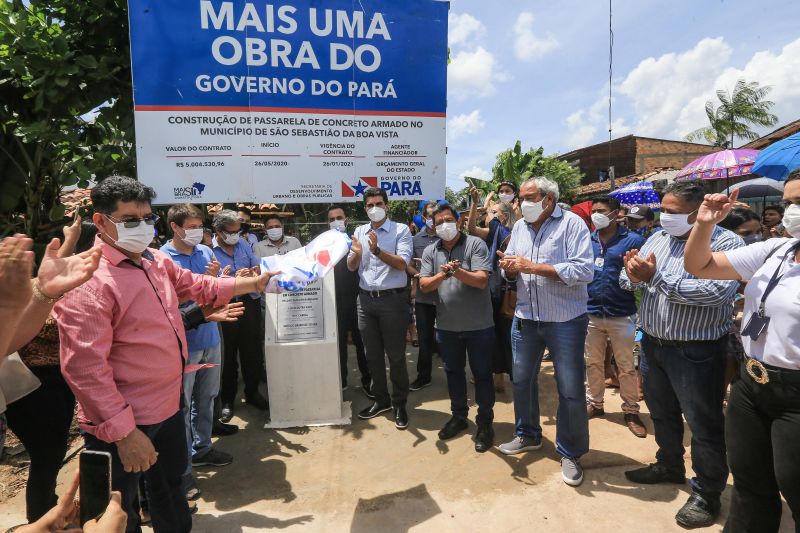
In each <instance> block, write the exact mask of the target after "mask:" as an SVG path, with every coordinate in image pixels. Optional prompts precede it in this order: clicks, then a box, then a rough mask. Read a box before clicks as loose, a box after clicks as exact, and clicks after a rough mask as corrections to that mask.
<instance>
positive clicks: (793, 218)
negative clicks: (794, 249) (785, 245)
mask: <svg viewBox="0 0 800 533" xmlns="http://www.w3.org/2000/svg"><path fill="white" fill-rule="evenodd" d="M781 224H783V227H784V229H785V230H786V233H788V234H789V235H791V236H792V237H794V238H795V239H800V205H797V204H792V205H790V206H789V207H787V208H786V211H784V212H783V220H782V221H781Z"/></svg>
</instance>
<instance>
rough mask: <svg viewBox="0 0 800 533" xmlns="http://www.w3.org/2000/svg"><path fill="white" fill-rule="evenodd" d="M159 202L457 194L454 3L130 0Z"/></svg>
mask: <svg viewBox="0 0 800 533" xmlns="http://www.w3.org/2000/svg"><path fill="white" fill-rule="evenodd" d="M128 4H129V12H130V33H131V56H132V64H133V85H134V104H135V118H136V145H137V157H138V169H139V179H140V180H141V181H142V182H144V183H147V184H148V185H151V186H152V187H154V188H155V189H156V192H157V193H158V202H159V203H173V202H185V201H192V202H201V203H206V202H234V201H256V202H275V203H295V202H333V201H348V200H358V199H359V195H360V194H361V193H362V192H363V190H364V189H365V188H366V187H368V186H378V187H381V188H383V189H385V190H386V191H387V193H388V194H389V196H390V198H394V199H408V200H410V199H428V198H437V197H442V196H443V195H444V184H445V106H446V92H447V11H448V4H447V3H446V2H440V1H437V0H403V1H402V2H398V1H396V0H325V1H321V0H304V1H301V0H282V1H278V0H257V1H244V0H232V1H220V0H129V1H128Z"/></svg>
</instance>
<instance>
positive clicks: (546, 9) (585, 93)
mask: <svg viewBox="0 0 800 533" xmlns="http://www.w3.org/2000/svg"><path fill="white" fill-rule="evenodd" d="M612 9H613V17H612V24H613V29H614V68H613V78H612V83H611V89H612V95H613V107H612V123H613V125H612V130H613V131H612V135H613V138H617V137H622V136H625V135H629V134H635V135H641V136H649V137H657V138H665V139H683V138H684V137H685V136H686V135H687V134H688V133H689V132H691V131H693V130H695V129H697V128H700V127H703V126H705V125H707V119H706V115H705V111H704V106H705V102H706V101H707V100H716V97H715V92H716V90H717V89H729V90H730V89H732V88H733V86H734V84H735V83H736V80H737V79H739V78H744V79H746V80H747V81H757V82H759V83H760V84H762V85H771V86H772V87H773V89H772V92H771V93H770V95H769V99H770V100H772V101H774V102H775V107H774V108H773V112H774V113H775V114H776V115H777V116H778V124H777V125H776V126H775V127H773V128H766V129H763V130H757V131H759V132H762V133H766V132H767V131H771V130H773V129H775V128H777V127H778V126H779V125H782V124H785V123H787V122H791V121H793V120H796V119H800V24H798V23H800V1H797V0H761V1H757V2H756V1H752V0H751V1H749V2H745V1H742V0H692V1H689V0H647V1H641V0H612ZM448 40H449V45H450V58H451V63H450V65H449V66H448V107H447V145H448V156H447V184H448V186H450V187H452V188H455V189H460V188H462V187H463V186H464V180H463V177H464V176H465V175H470V176H473V177H479V178H480V177H484V178H490V177H491V168H492V165H493V164H494V160H495V157H496V155H497V154H498V153H499V152H500V151H502V150H504V149H506V148H509V147H511V146H513V145H514V143H515V142H516V140H517V139H519V140H521V141H522V143H523V146H524V148H528V147H534V148H538V147H539V146H543V147H544V149H545V153H547V154H551V153H565V152H568V151H570V150H573V149H575V148H580V147H583V146H589V145H591V144H595V143H598V142H604V141H606V140H608V89H609V83H608V2H607V1H605V0H561V1H558V2H552V1H550V2H545V1H541V0H527V1H520V0H495V1H491V2H488V1H486V0H482V1H479V0H453V1H451V3H450V15H449V39H448ZM743 142H744V141H738V140H737V144H741V143H743Z"/></svg>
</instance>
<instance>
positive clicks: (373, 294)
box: [369, 291, 381, 298]
mask: <svg viewBox="0 0 800 533" xmlns="http://www.w3.org/2000/svg"><path fill="white" fill-rule="evenodd" d="M369 295H370V297H371V298H380V297H381V291H369Z"/></svg>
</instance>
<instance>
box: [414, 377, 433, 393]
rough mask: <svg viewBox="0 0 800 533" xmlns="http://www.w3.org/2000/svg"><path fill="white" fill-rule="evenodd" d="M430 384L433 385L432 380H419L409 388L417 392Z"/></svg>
mask: <svg viewBox="0 0 800 533" xmlns="http://www.w3.org/2000/svg"><path fill="white" fill-rule="evenodd" d="M430 384H431V379H430V378H428V379H422V378H417V379H415V380H414V381H413V382H412V383H411V385H409V386H408V390H412V391H417V390H420V389H424V388H425V387H427V386H428V385H430Z"/></svg>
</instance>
